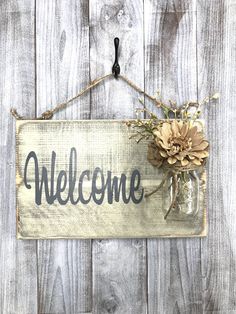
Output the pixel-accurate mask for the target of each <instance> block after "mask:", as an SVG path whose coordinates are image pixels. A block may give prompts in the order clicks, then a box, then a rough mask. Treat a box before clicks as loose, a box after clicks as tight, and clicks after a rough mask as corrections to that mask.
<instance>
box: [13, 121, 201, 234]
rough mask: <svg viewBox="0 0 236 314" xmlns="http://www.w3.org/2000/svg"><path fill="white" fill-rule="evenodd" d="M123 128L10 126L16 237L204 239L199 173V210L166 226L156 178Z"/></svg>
mask: <svg viewBox="0 0 236 314" xmlns="http://www.w3.org/2000/svg"><path fill="white" fill-rule="evenodd" d="M131 135H132V129H128V128H127V126H126V124H125V123H124V121H117V120H111V121H110V120H95V121H91V120H89V121H88V120H81V121H44V120H18V121H17V122H16V186H17V237H18V238H19V239H53V238H129V237H132V238H134V237H187V236H204V235H205V234H206V211H205V170H203V171H202V173H201V175H200V194H199V196H200V197H199V210H198V212H197V214H196V215H195V216H194V218H193V219H190V220H187V221H181V220H180V221H178V220H175V221H172V220H165V219H164V215H163V210H162V208H163V203H164V201H163V194H162V190H160V191H158V193H155V194H154V195H153V196H152V197H149V198H145V193H146V192H148V191H149V192H150V191H152V190H153V189H155V187H156V186H157V185H158V184H159V183H160V182H161V180H162V172H161V171H160V170H158V169H157V168H155V167H153V166H152V165H151V164H150V163H149V162H148V161H147V147H148V145H147V141H146V140H144V141H143V142H142V143H139V145H137V144H136V142H135V141H133V140H130V139H129V137H130V136H131Z"/></svg>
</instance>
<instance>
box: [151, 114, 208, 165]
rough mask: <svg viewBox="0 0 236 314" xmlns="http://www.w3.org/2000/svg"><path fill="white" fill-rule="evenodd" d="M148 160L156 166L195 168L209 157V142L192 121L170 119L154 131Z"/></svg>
mask: <svg viewBox="0 0 236 314" xmlns="http://www.w3.org/2000/svg"><path fill="white" fill-rule="evenodd" d="M153 135H154V141H152V142H151V143H150V144H149V147H148V160H149V162H150V163H151V164H152V165H153V166H155V167H158V168H159V167H161V166H167V167H170V168H186V169H187V168H191V167H193V168H195V167H198V166H201V165H202V164H203V163H204V161H205V159H206V158H207V157H208V155H209V153H208V147H209V143H208V141H207V140H206V139H205V137H204V134H203V132H202V131H200V130H198V127H197V126H196V125H194V124H193V122H191V121H182V120H179V121H178V120H170V121H166V122H163V123H162V124H160V125H159V126H158V127H157V129H156V130H154V131H153Z"/></svg>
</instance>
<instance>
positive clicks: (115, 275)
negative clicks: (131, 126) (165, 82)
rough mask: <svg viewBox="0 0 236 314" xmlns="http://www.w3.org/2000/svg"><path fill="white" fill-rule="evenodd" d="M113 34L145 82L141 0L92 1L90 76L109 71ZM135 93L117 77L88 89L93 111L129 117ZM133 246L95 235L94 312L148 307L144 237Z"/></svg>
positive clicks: (126, 69)
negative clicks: (96, 237) (97, 237)
mask: <svg viewBox="0 0 236 314" xmlns="http://www.w3.org/2000/svg"><path fill="white" fill-rule="evenodd" d="M116 36H117V37H119V38H120V41H121V43H122V49H120V52H119V63H120V66H121V73H123V74H124V75H127V76H128V77H129V78H130V79H132V80H134V81H135V82H136V83H137V84H138V85H139V86H141V87H143V73H144V72H143V1H141V0H138V1H135V2H133V1H125V0H116V1H111V0H108V1H105V0H102V1H96V0H91V1H90V70H91V79H95V78H96V77H97V76H100V75H103V74H104V73H106V72H108V73H110V71H111V67H112V64H113V62H114V44H113V40H114V37H116ZM138 97H139V95H138V93H136V92H134V91H133V90H132V89H131V88H130V87H129V86H127V85H125V84H124V83H123V82H121V81H119V80H118V81H116V80H111V81H110V82H106V83H105V84H103V85H101V86H99V87H98V88H97V89H96V90H94V91H92V93H91V117H92V118H93V119H96V118H102V119H108V118H110V119H112V118H116V119H123V118H132V117H133V116H134V109H135V108H137V107H140V104H139V102H138ZM137 246H138V250H137V249H136V247H135V246H134V241H133V240H110V241H97V240H96V241H93V254H92V256H93V312H94V313H98V314H101V313H121V314H123V313H135V314H136V313H139V314H143V313H146V308H147V299H146V275H147V273H146V241H145V240H138V241H137ZM111 250H112V253H111Z"/></svg>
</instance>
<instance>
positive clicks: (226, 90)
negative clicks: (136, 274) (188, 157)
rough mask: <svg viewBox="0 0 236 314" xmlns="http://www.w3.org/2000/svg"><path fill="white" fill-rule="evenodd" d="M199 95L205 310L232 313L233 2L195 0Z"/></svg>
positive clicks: (235, 273)
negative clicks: (205, 141)
mask: <svg viewBox="0 0 236 314" xmlns="http://www.w3.org/2000/svg"><path fill="white" fill-rule="evenodd" d="M197 9H198V11H197V16H198V19H197V20H198V36H197V37H198V47H199V49H198V52H199V53H198V60H199V66H198V78H199V98H203V97H204V96H205V95H206V94H208V93H209V94H212V93H214V92H215V91H219V92H220V93H221V99H220V101H219V103H217V104H215V105H213V104H212V105H210V106H207V107H206V110H205V113H206V116H207V126H208V134H209V136H208V137H209V140H210V143H211V154H210V160H209V178H210V180H209V181H208V182H209V183H208V216H209V235H208V237H207V238H206V239H204V240H202V241H201V242H202V244H201V261H202V278H203V287H202V289H203V300H204V312H205V313H235V312H236V302H235V300H236V261H235V250H236V243H235V239H236V228H235V220H236V213H235V207H236V194H235V177H236V158H235V146H236V136H235V135H236V124H235V119H236V111H235V100H236V93H235V79H236V75H235V73H236V50H235V47H236V37H235V32H236V23H235V14H236V1H207V2H205V1H198V6H197Z"/></svg>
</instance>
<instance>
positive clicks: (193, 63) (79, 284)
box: [0, 0, 236, 314]
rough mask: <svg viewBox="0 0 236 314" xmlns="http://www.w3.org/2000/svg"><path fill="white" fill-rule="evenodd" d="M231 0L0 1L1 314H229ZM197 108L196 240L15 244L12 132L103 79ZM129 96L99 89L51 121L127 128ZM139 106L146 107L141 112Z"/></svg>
mask: <svg viewBox="0 0 236 314" xmlns="http://www.w3.org/2000/svg"><path fill="white" fill-rule="evenodd" d="M235 16H236V1H235V0H225V1H222V0H209V1H204V0H182V1H180V0H170V1H167V0H159V1H154V0H132V1H126V0H113V1H112V0H89V1H88V0H80V1H79V0H69V1H68V0H67V1H66V0H57V1H56V0H49V1H47V0H40V1H39V0H35V1H30V0H8V1H7V0H2V1H1V2H0V25H1V27H0V73H1V75H0V102H1V124H0V128H1V129H0V133H1V134H0V135H1V142H0V145H1V146H0V147H1V150H0V160H1V163H0V185H1V193H0V204H1V207H0V312H1V313H3V314H5V313H12V314H21V313H22V314H28V313H29V314H34V313H58V314H59V313H99V314H100V313H120V314H126V313H134V314H143V313H150V314H151V313H152V314H156V313H160V314H162V313H167V314H169V313H213V314H214V313H215V314H216V313H217V314H220V313H222V314H225V313H236V227H235V225H236V224H235V222H236V211H235V208H236V193H235V192H236V191H235V182H234V180H235V177H236V157H235V156H236V154H235V144H236V123H235V119H236V110H235V103H234V102H235V100H236V88H235V81H236V80H235V73H236V19H235ZM115 36H118V37H120V40H121V50H120V65H121V71H122V73H123V74H124V75H127V76H128V77H129V78H130V79H132V80H134V81H135V82H136V83H137V84H138V85H139V86H141V87H144V88H145V89H146V90H147V92H149V93H154V92H156V90H158V89H160V90H161V92H162V95H163V97H164V98H165V99H168V98H169V97H171V98H173V99H176V100H177V101H178V102H182V101H185V100H189V99H195V98H199V99H202V98H203V97H205V96H206V95H208V94H211V93H213V92H215V91H219V92H221V95H222V96H221V101H220V103H219V104H217V105H210V106H209V107H207V108H206V110H205V111H204V118H205V120H206V124H207V128H208V137H209V140H210V142H211V157H210V160H209V163H208V172H209V180H208V206H207V207H208V215H209V235H208V237H207V238H206V239H152V240H149V239H138V240H132V239H130V240H101V241H99V240H96V241H89V240H88V241H78V240H68V241H64V240H58V241H57V240H53V241H48V240H41V241H17V240H16V239H15V234H16V230H15V180H14V178H15V157H14V156H15V139H14V134H15V124H14V120H13V119H12V117H11V116H10V114H9V110H10V107H12V106H14V107H16V108H17V109H18V110H19V112H20V113H22V114H24V115H26V116H28V117H34V116H35V115H36V114H40V113H42V112H43V111H44V110H45V109H46V108H51V107H53V106H54V105H55V104H56V103H58V102H62V101H64V100H66V99H68V98H70V97H72V96H73V95H75V94H76V93H77V92H78V91H79V90H80V89H81V88H82V87H84V86H86V85H87V84H88V82H89V81H90V80H92V79H95V78H96V77H97V76H99V75H103V74H104V73H107V72H110V70H111V66H112V64H113V61H114V48H113V38H114V37H115ZM138 97H139V95H138V94H137V93H136V92H134V91H133V90H131V89H130V88H129V87H128V86H126V85H124V84H123V83H122V82H120V81H119V80H118V81H115V80H111V81H109V82H106V83H104V84H101V86H99V87H97V88H96V89H95V90H93V91H92V92H91V93H90V94H87V95H86V96H85V97H83V99H81V100H78V101H75V102H74V104H73V106H70V107H69V108H68V109H67V110H65V111H64V112H61V113H60V114H57V116H56V117H55V118H56V119H80V118H92V119H96V118H103V119H107V118H118V119H119V118H132V117H133V116H134V109H135V108H136V107H138V106H139V104H138V100H137V99H138ZM145 103H146V106H147V107H148V108H152V106H151V104H150V103H149V102H148V101H145Z"/></svg>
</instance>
